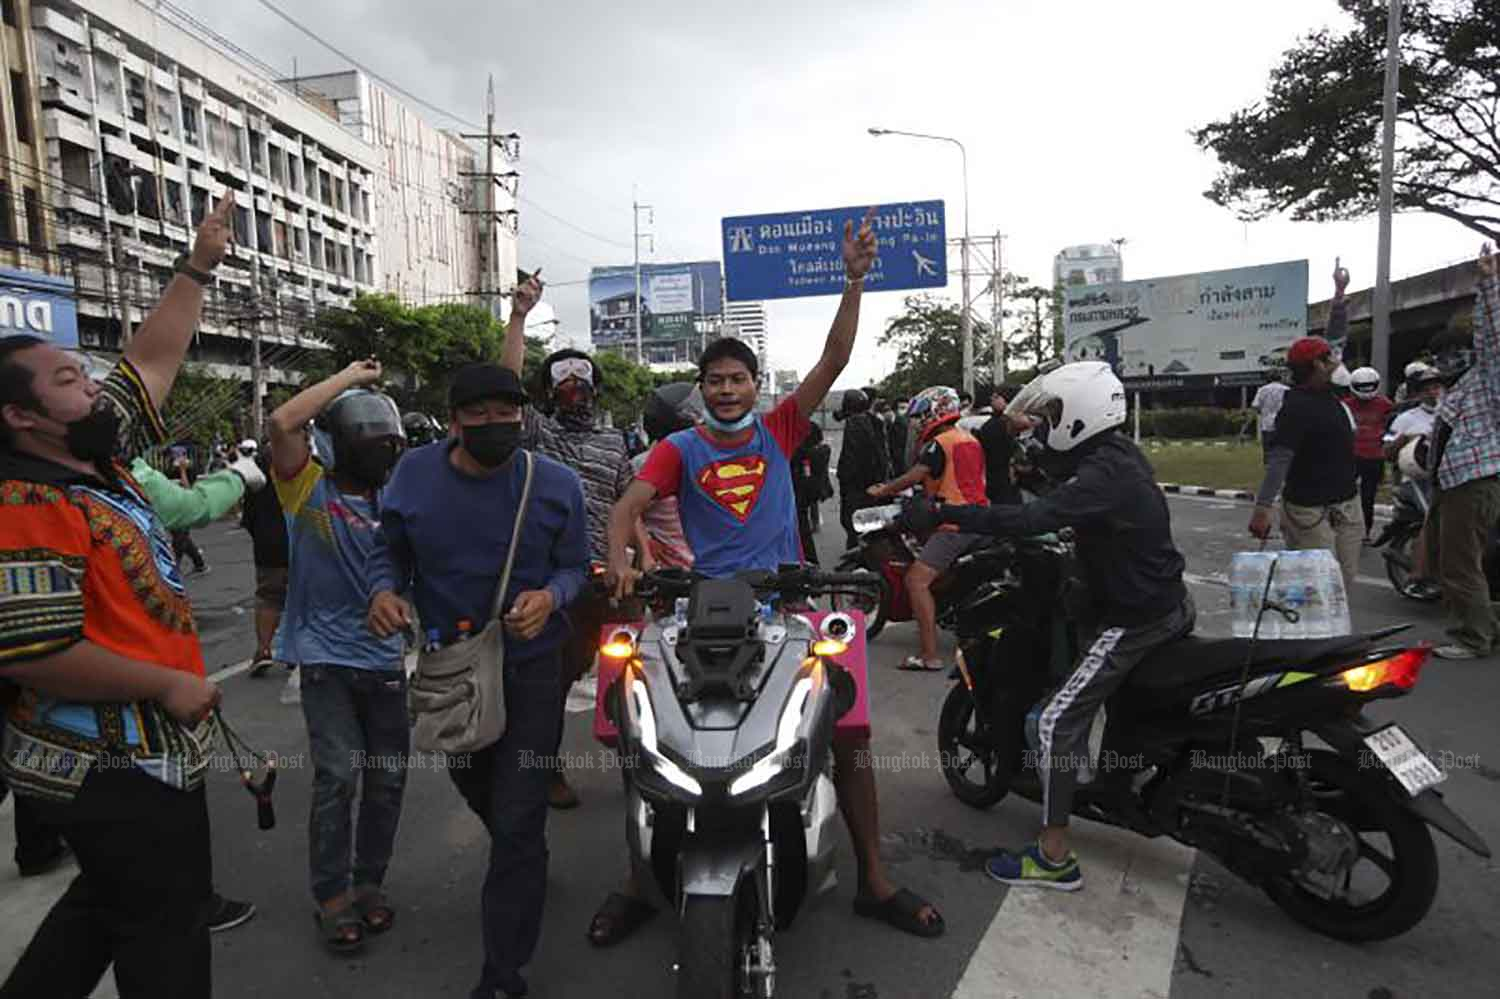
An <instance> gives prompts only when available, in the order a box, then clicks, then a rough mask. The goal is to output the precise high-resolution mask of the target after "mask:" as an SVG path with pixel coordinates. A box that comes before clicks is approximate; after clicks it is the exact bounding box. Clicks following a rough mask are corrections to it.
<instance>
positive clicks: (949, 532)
mask: <svg viewBox="0 0 1500 999" xmlns="http://www.w3.org/2000/svg"><path fill="white" fill-rule="evenodd" d="M962 415H963V404H962V403H961V402H960V401H959V397H958V393H957V392H955V391H953V389H951V388H949V387H947V386H946V385H934V386H932V387H931V388H927V389H923V390H922V392H921V393H920V394H919V395H918V396H917V397H916V398H915V399H913V400H912V401H911V406H910V408H909V409H908V411H907V417H908V419H909V420H910V421H911V424H912V426H914V427H915V428H916V430H917V435H918V436H917V440H918V450H917V462H916V464H914V465H912V467H911V469H910V470H908V471H907V473H906V474H905V475H903V476H901V477H900V478H898V479H894V480H892V481H890V482H884V483H881V484H880V485H877V486H871V487H870V495H871V496H875V497H885V496H894V495H895V494H897V493H900V492H902V491H903V490H906V489H910V488H911V487H912V486H916V485H920V486H921V487H922V491H923V492H924V493H926V494H927V496H928V497H929V498H930V499H934V500H941V501H942V502H943V503H957V504H964V505H971V506H988V505H989V502H990V501H989V497H988V495H987V494H986V492H985V481H984V447H983V446H982V445H981V444H980V443H979V441H978V440H976V439H975V437H974V435H972V434H970V433H969V432H968V431H967V430H964V429H963V428H962V427H960V426H959V425H958V418H959V417H960V416H962ZM980 540H981V539H980V537H979V536H978V535H974V534H965V533H961V532H960V531H959V530H958V528H956V527H954V526H953V525H951V524H945V525H943V526H942V527H939V528H938V529H937V530H936V531H934V532H933V533H932V536H931V537H930V538H928V539H927V543H926V544H925V545H923V546H922V550H921V551H920V552H919V553H918V554H917V561H915V562H913V563H912V566H911V568H910V569H908V570H906V591H907V593H908V594H910V596H911V607H912V616H913V617H915V618H916V619H917V635H918V637H919V638H920V639H921V643H922V653H921V655H918V656H909V657H908V658H907V660H906V662H905V663H903V664H902V666H901V668H902V669H908V670H934V671H940V670H943V669H944V668H945V666H944V663H943V658H942V656H941V654H939V652H938V634H937V604H936V602H934V601H933V599H932V582H933V580H935V579H937V577H938V575H939V574H941V573H942V572H943V570H945V569H947V568H948V567H949V566H950V565H952V564H953V562H954V561H955V560H956V559H957V558H958V557H959V556H960V555H962V554H963V553H964V552H966V551H968V550H969V549H970V548H973V547H974V545H975V544H977V543H978V542H979V541H980Z"/></svg>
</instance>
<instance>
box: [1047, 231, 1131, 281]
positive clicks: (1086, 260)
mask: <svg viewBox="0 0 1500 999" xmlns="http://www.w3.org/2000/svg"><path fill="white" fill-rule="evenodd" d="M1121 242H1124V241H1123V240H1121ZM1123 280H1125V261H1124V259H1123V258H1122V257H1121V255H1120V247H1119V245H1118V244H1113V243H1085V244H1083V245H1080V246H1067V247H1064V248H1063V249H1062V251H1061V252H1059V253H1058V255H1057V256H1056V258H1054V260H1053V263H1052V281H1053V286H1054V287H1055V286H1057V285H1062V286H1064V287H1066V288H1076V287H1078V286H1079V285H1089V284H1114V283H1115V282H1117V281H1123Z"/></svg>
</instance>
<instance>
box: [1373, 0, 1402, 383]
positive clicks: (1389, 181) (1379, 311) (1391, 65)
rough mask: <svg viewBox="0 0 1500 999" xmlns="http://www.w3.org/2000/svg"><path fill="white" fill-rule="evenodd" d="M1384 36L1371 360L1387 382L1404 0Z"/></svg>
mask: <svg viewBox="0 0 1500 999" xmlns="http://www.w3.org/2000/svg"><path fill="white" fill-rule="evenodd" d="M1389 2H1390V14H1389V16H1388V18H1387V22H1386V38H1385V132H1384V136H1383V138H1382V140H1381V144H1380V237H1379V244H1378V246H1377V249H1376V256H1375V301H1374V309H1373V310H1372V315H1371V318H1372V319H1373V320H1374V328H1373V330H1372V331H1371V336H1370V340H1371V344H1370V346H1371V357H1370V361H1371V363H1372V364H1373V365H1374V366H1375V370H1376V371H1378V372H1380V380H1381V382H1382V383H1383V384H1385V385H1387V386H1388V385H1390V384H1392V380H1391V379H1390V378H1389V377H1388V372H1387V371H1386V369H1387V368H1388V367H1390V362H1391V214H1392V212H1393V211H1394V209H1395V186H1396V178H1395V173H1396V94H1397V90H1398V86H1397V84H1398V83H1399V81H1400V77H1401V0H1389Z"/></svg>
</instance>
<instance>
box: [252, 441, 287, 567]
mask: <svg viewBox="0 0 1500 999" xmlns="http://www.w3.org/2000/svg"><path fill="white" fill-rule="evenodd" d="M255 463H256V464H257V465H259V466H260V470H261V471H262V472H264V473H265V475H266V482H267V485H266V487H265V488H264V489H258V490H256V491H255V492H253V493H252V492H247V493H245V503H244V507H243V509H242V512H241V514H240V526H241V527H243V528H244V529H245V530H247V531H249V532H250V543H251V548H252V549H253V551H254V558H255V564H256V565H258V566H260V567H261V568H263V569H285V568H286V567H287V565H288V563H289V562H290V560H291V559H290V554H291V553H290V550H289V547H288V544H287V534H286V516H285V515H284V514H283V513H282V512H281V500H280V498H278V497H277V495H276V489H275V488H274V487H273V486H272V485H271V484H270V483H271V476H272V475H274V474H276V473H275V472H273V471H272V470H271V465H270V462H269V461H268V460H267V459H266V457H265V456H264V455H262V456H259V457H257V458H256V459H255Z"/></svg>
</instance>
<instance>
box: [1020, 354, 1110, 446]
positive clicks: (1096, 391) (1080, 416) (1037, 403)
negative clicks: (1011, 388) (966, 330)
mask: <svg viewBox="0 0 1500 999" xmlns="http://www.w3.org/2000/svg"><path fill="white" fill-rule="evenodd" d="M1005 412H1006V413H1007V414H1008V415H1012V416H1028V417H1033V418H1035V420H1036V421H1038V426H1037V428H1036V430H1035V431H1034V435H1035V437H1036V439H1038V440H1041V441H1043V443H1045V444H1046V446H1047V448H1048V450H1051V451H1057V452H1068V451H1071V450H1073V449H1074V448H1076V447H1078V445H1080V444H1082V443H1083V442H1084V441H1088V440H1092V439H1093V438H1095V437H1097V436H1099V435H1100V434H1102V433H1104V432H1105V431H1107V430H1113V429H1114V428H1115V427H1118V426H1119V425H1120V424H1122V423H1124V422H1125V415H1126V408H1125V386H1124V385H1123V384H1121V382H1120V379H1119V378H1118V377H1116V375H1115V373H1114V371H1113V370H1112V369H1111V368H1110V366H1109V365H1108V364H1106V363H1105V362H1103V361H1075V362H1073V363H1072V364H1065V365H1063V366H1062V367H1060V368H1057V369H1056V370H1054V371H1050V372H1048V373H1047V374H1045V375H1041V376H1039V377H1037V378H1033V379H1032V380H1031V381H1030V382H1028V383H1027V384H1026V386H1025V387H1024V388H1022V389H1021V391H1020V392H1018V393H1017V394H1016V397H1015V398H1014V399H1012V400H1011V403H1010V405H1009V406H1007V407H1005Z"/></svg>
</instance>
